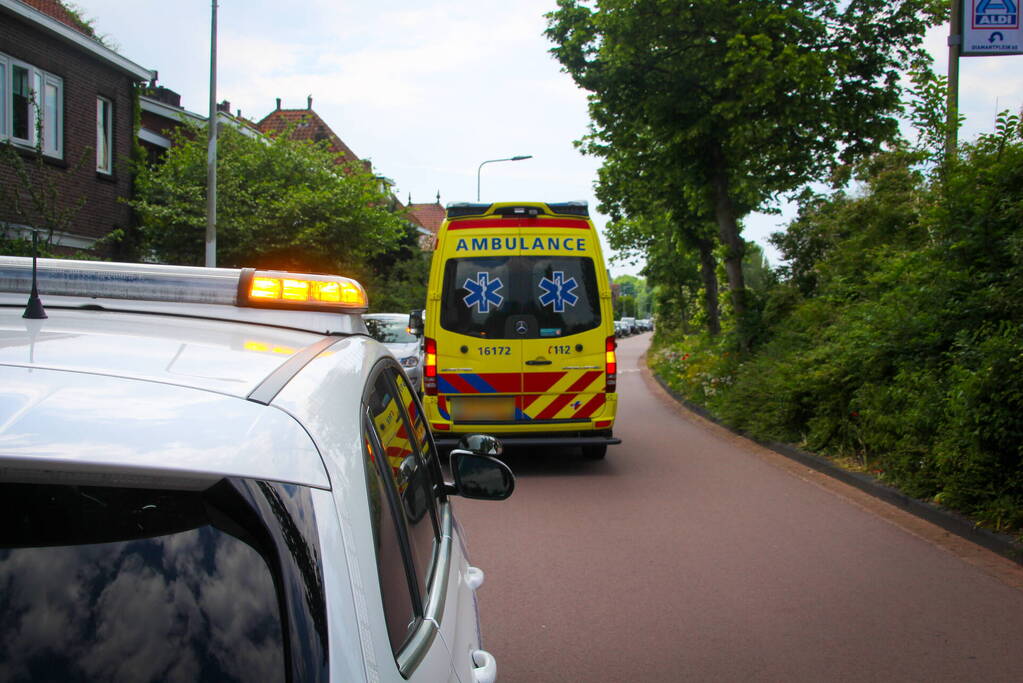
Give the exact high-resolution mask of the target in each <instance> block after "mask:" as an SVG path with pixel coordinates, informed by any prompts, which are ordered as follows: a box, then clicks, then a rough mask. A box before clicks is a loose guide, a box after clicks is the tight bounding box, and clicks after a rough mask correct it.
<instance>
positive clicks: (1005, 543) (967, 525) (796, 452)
mask: <svg viewBox="0 0 1023 683" xmlns="http://www.w3.org/2000/svg"><path fill="white" fill-rule="evenodd" d="M640 365H641V367H642V368H643V372H646V373H649V375H650V376H651V377H653V379H654V380H655V381H656V382H657V383H658V384H659V385H660V386H661V388H662V389H664V391H665V392H666V393H667V394H668V395H669V396H671V397H672V398H673V399H675V401H677V402H678V403H679V404H680V405H682V406H683V407H684V408H686V410H689V411H691V412H693V413H696V414H697V415H699V416H700V417H702V418H704V419H705V420H709V421H711V422H713V423H714V424H716V425H719V426H720V427H722V428H724V429H727V430H728V431H730V432H732V433H733V434H736V435H738V436H741V437H743V438H745V439H749V440H750V441H754V442H756V443H758V444H760V445H761V446H763V447H764V448H767V449H770V450H772V451H774V452H775V453H777V454H779V455H782V456H785V457H786V458H789V459H791V460H795V461H796V462H798V463H800V464H802V465H805V466H807V467H810V468H812V469H814V470H817V471H818V472H821V473H822V474H826V475H828V476H829V477H832V478H834V479H837V480H839V481H841V482H843V483H845V484H849V485H850V486H855V487H856V488H858V489H859V490H861V491H863V492H864V493H867V494H869V495H871V496H874V497H875V498H879V499H881V500H883V501H885V502H886V503H889V504H891V505H895V506H896V507H898V508H901V509H903V510H905V511H906V512H908V513H910V514H912V515H916V516H917V517H920V518H921V519H925V520H927V521H928V522H931V523H932V524H935V525H937V526H939V527H941V528H942V529H944V530H945V531H948V532H949V533H953V534H955V535H957V536H960V537H962V538H965V539H966V540H968V541H970V542H972V543H975V544H977V545H979V546H981V547H983V548H986V549H988V550H990V551H992V552H995V553H998V554H999V555H1001V556H1003V557H1005V558H1007V559H1009V560H1012V561H1013V562H1016V563H1017V564H1020V565H1023V543H1020V542H1019V541H1017V540H1016V539H1014V538H1013V537H1012V536H1009V535H1008V534H1000V533H997V532H994V531H991V530H989V529H984V528H981V527H978V526H977V525H976V524H975V523H974V522H973V520H971V519H969V518H968V517H965V516H964V515H961V514H959V513H957V512H953V511H951V510H948V509H946V508H943V507H939V506H938V505H935V504H934V503H931V502H928V501H925V500H920V499H918V498H913V497H912V496H908V495H906V494H905V493H903V492H901V491H899V490H898V489H895V488H893V487H891V486H889V485H888V484H885V483H882V482H880V481H878V480H877V479H876V478H874V477H872V476H870V475H869V474H864V473H861V472H851V471H849V470H846V469H843V468H842V467H840V466H838V465H836V464H835V463H833V462H832V461H830V460H828V459H827V458H824V457H822V456H819V455H814V454H813V453H810V452H808V451H804V450H802V449H800V448H796V447H795V446H792V445H791V444H786V443H778V442H774V441H761V440H759V439H756V438H753V437H752V436H750V435H749V434H746V433H745V432H743V431H741V430H738V429H733V428H732V427H729V426H728V425H727V424H725V423H723V422H722V421H721V420H719V419H718V418H717V417H715V416H714V415H712V414H711V413H710V412H709V411H707V409H705V408H704V407H703V406H699V405H697V404H695V403H693V402H691V401H689V400H687V399H685V398H683V397H682V396H680V395H679V394H678V393H677V392H675V390H674V389H672V388H671V387H669V386H668V385H667V383H666V382H664V380H662V379H661V378H660V376H658V375H657V373H655V372H653V371H652V370H651V369H650V368H649V366H647V364H646V362H645V357H644V358H643V359H641V360H640Z"/></svg>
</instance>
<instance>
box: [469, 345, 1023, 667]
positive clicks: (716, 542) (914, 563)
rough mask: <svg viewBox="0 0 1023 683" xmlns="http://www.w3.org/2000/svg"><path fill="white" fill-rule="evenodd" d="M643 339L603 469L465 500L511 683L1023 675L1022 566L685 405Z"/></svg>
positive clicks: (487, 624)
mask: <svg viewBox="0 0 1023 683" xmlns="http://www.w3.org/2000/svg"><path fill="white" fill-rule="evenodd" d="M648 343H649V335H648V334H646V335H641V336H638V337H632V338H629V339H624V340H620V346H619V367H620V368H621V374H620V375H619V379H618V387H619V395H620V398H619V404H618V405H619V413H618V420H617V423H616V425H615V434H616V435H617V436H620V437H621V438H622V444H621V445H619V446H612V447H610V448H609V449H608V455H607V459H606V460H605V461H602V462H587V461H585V460H583V459H582V457H581V455H580V454H579V453H578V452H576V451H571V450H570V451H563V452H559V451H556V450H541V449H535V450H531V451H508V452H506V454H505V455H506V457H505V460H506V461H507V462H508V464H509V465H511V467H512V469H513V470H514V471H515V472H516V475H517V488H516V491H515V494H514V495H513V496H512V498H511V499H509V500H507V501H504V502H501V503H490V502H480V501H459V503H460V505H459V506H458V509H459V518H460V520H461V522H462V525H463V526H464V527H465V530H466V532H467V534H468V540H469V548H470V553H471V559H472V561H473V564H475V565H477V566H479V567H480V568H482V569H483V570H484V572H485V573H486V581H485V583H484V585H483V587H482V588H481V589H480V592H479V602H480V612H481V618H482V621H483V644H484V647H485V648H486V649H487V650H489V651H490V652H491V653H493V654H494V655H495V657H496V658H497V664H498V680H499V681H501V682H502V683H515V682H519V683H521V682H532V681H573V682H575V681H588V682H598V681H928V682H934V681H1023V568H1021V567H1020V566H1018V565H1016V564H1014V563H1012V562H1009V561H1008V560H1005V559H1003V558H1001V557H998V556H996V555H994V554H992V553H989V552H987V551H985V550H982V549H980V548H978V547H976V546H973V545H972V544H970V543H968V542H966V541H962V540H960V539H958V538H956V537H952V536H950V535H949V534H947V533H946V532H944V531H942V530H940V529H938V528H937V527H933V526H932V525H930V524H928V523H925V522H921V521H920V520H917V519H916V518H913V517H911V516H909V515H907V514H906V513H903V512H901V511H899V510H897V509H896V508H893V507H891V506H888V505H886V504H884V503H880V502H878V501H876V500H875V499H873V498H870V497H869V496H867V495H866V494H863V493H861V492H859V491H857V490H856V489H852V488H851V487H847V486H845V485H843V484H840V483H837V482H834V481H833V480H830V479H828V478H827V477H825V476H824V475H821V474H819V473H816V472H814V471H811V470H808V469H807V468H805V467H802V466H799V465H796V464H795V463H793V462H791V461H789V460H787V459H786V458H784V457H782V456H780V455H777V454H775V453H773V452H771V451H768V450H766V449H763V448H761V447H759V446H758V445H756V444H753V443H751V442H748V441H746V440H744V439H740V438H738V437H736V436H734V435H732V434H730V433H729V432H727V431H725V430H723V429H721V428H720V427H718V426H716V425H714V424H712V423H709V422H706V421H704V420H702V419H701V418H699V417H697V416H695V415H692V414H691V413H689V412H687V411H685V410H684V409H682V408H680V407H679V406H678V405H677V404H676V403H675V402H674V401H673V400H672V399H671V398H670V397H668V396H667V395H666V394H665V393H664V392H663V391H662V390H661V389H660V387H659V386H657V385H656V384H655V383H654V382H653V381H652V380H651V379H650V378H649V375H648V374H646V373H644V371H643V370H642V369H641V368H642V365H641V363H642V360H641V356H642V354H643V353H644V352H645V350H646V347H647V345H648Z"/></svg>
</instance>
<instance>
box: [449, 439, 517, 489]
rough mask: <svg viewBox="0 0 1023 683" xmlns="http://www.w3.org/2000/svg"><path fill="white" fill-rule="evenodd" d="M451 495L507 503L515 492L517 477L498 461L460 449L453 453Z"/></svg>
mask: <svg viewBox="0 0 1023 683" xmlns="http://www.w3.org/2000/svg"><path fill="white" fill-rule="evenodd" d="M450 457H451V474H452V476H454V478H455V483H454V486H452V487H450V488H449V490H450V492H451V493H457V494H458V495H460V496H462V497H463V498H473V499H476V500H504V499H506V498H508V497H509V496H510V495H511V494H512V491H514V490H515V475H514V474H512V471H511V468H510V467H508V466H507V465H505V464H504V463H503V462H501V461H500V460H498V459H497V458H493V457H491V456H489V455H480V454H477V453H472V452H470V451H465V450H462V449H459V448H456V449H455V450H453V451H451V456H450Z"/></svg>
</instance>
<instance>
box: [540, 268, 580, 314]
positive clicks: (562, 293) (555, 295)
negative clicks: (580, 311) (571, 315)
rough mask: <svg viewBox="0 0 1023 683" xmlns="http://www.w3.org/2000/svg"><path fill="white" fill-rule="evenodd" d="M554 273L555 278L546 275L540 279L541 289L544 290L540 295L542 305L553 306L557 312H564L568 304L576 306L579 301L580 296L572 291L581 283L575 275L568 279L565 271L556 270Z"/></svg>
mask: <svg viewBox="0 0 1023 683" xmlns="http://www.w3.org/2000/svg"><path fill="white" fill-rule="evenodd" d="M552 275H553V276H554V279H553V280H548V279H547V278H546V277H545V278H543V279H542V280H540V289H542V290H544V293H543V294H542V295H541V296H540V305H541V306H551V307H552V308H553V309H554V312H555V313H564V312H565V306H566V305H568V306H573V307H574V306H575V304H576V302H577V301H579V297H577V296H576V295H575V294H573V293H572V292H573V291H575V288H576V287H578V286H579V284H578V283H577V282H576V281H575V278H574V277H570V278H568V279H567V280H566V279H565V273H564V272H563V271H560V270H556V271H554V272H553V273H552Z"/></svg>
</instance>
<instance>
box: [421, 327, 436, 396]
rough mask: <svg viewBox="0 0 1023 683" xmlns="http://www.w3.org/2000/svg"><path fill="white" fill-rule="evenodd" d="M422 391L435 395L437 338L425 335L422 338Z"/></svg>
mask: <svg viewBox="0 0 1023 683" xmlns="http://www.w3.org/2000/svg"><path fill="white" fill-rule="evenodd" d="M423 351H424V356H425V358H424V359H423V393H425V394H426V395H427V396H436V395H437V340H436V339H430V338H429V337H426V338H425V339H424V340H423Z"/></svg>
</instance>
